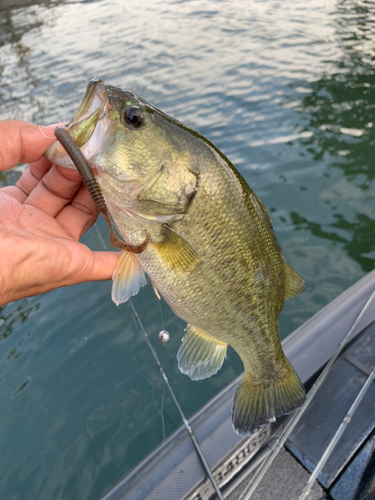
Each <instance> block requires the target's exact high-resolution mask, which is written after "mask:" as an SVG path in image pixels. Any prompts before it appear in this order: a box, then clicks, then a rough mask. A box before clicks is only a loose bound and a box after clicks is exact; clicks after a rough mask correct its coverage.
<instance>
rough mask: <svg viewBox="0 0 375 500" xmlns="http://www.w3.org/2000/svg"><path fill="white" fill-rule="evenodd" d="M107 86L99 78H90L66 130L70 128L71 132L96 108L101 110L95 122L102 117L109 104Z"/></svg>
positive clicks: (91, 114)
mask: <svg viewBox="0 0 375 500" xmlns="http://www.w3.org/2000/svg"><path fill="white" fill-rule="evenodd" d="M107 87H108V86H107V85H106V84H105V83H104V82H103V80H101V79H99V78H96V79H93V80H90V83H89V85H88V86H87V90H86V94H85V96H84V98H83V100H82V103H81V105H80V107H79V108H78V111H77V112H76V114H75V116H74V118H73V119H72V120H71V122H69V124H68V125H67V129H68V131H70V130H71V131H72V132H73V130H74V129H75V128H77V126H79V125H80V124H82V123H83V122H84V121H89V120H90V118H92V117H93V116H94V115H95V113H97V111H98V110H101V113H100V114H99V116H98V117H97V119H96V122H98V121H100V120H102V119H103V118H104V116H105V113H106V110H107V107H108V104H109V101H108V92H107ZM71 135H73V134H71ZM73 139H74V137H73Z"/></svg>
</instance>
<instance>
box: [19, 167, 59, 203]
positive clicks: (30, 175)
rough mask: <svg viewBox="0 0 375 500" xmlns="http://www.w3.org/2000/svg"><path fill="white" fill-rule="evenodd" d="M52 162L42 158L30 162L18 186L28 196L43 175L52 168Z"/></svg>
mask: <svg viewBox="0 0 375 500" xmlns="http://www.w3.org/2000/svg"><path fill="white" fill-rule="evenodd" d="M51 167H52V163H51V162H49V161H48V160H46V159H45V158H42V159H41V160H39V161H38V162H36V163H30V165H29V167H28V168H27V169H26V170H25V171H24V173H23V174H22V175H21V177H20V178H19V180H18V181H17V182H16V186H17V187H18V188H19V189H20V190H21V191H23V192H24V193H25V194H26V197H27V196H28V195H29V194H30V193H31V191H32V190H33V189H35V188H36V186H37V185H38V184H39V181H40V180H41V179H42V178H43V176H44V175H45V174H46V173H47V172H48V171H49V170H50V169H51Z"/></svg>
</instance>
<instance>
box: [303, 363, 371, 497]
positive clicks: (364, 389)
mask: <svg viewBox="0 0 375 500" xmlns="http://www.w3.org/2000/svg"><path fill="white" fill-rule="evenodd" d="M374 378H375V368H373V370H372V372H371V373H370V375H369V376H368V378H367V380H366V382H365V383H364V385H363V386H362V389H361V390H360V391H359V393H358V395H357V397H356V398H355V400H354V402H353V404H352V406H351V407H350V408H349V410H348V412H347V414H346V415H345V417H344V419H343V421H342V422H341V424H340V426H339V428H338V429H337V431H336V433H335V435H334V436H333V438H332V439H331V441H330V443H329V445H328V446H327V448H326V449H325V451H324V453H323V455H322V457H321V459H320V460H319V462H318V463H317V465H316V467H315V469H314V470H313V472H312V474H311V476H310V478H309V480H308V482H307V484H306V486H305V488H304V490H303V492H302V494H301V496H300V497H299V498H298V500H305V499H306V497H307V496H308V495H309V494H310V491H311V488H312V487H313V485H314V483H315V480H316V478H317V477H318V475H319V474H320V471H321V470H322V469H323V467H324V465H325V464H326V463H327V460H328V459H329V457H330V456H331V454H332V452H333V450H334V449H335V447H336V445H337V443H338V441H339V439H340V438H341V436H342V435H343V433H344V431H345V429H346V427H347V426H348V424H349V423H350V422H351V420H352V418H353V415H354V413H355V411H356V410H357V408H358V406H359V404H360V402H361V401H362V399H363V398H364V396H365V394H366V392H367V391H368V389H369V387H370V385H371V384H372V381H373V380H374Z"/></svg>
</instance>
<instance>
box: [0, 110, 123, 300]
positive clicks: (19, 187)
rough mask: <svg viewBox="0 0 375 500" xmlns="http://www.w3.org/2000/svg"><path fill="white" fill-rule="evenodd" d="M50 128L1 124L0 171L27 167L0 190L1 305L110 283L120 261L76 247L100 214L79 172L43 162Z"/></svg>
mask: <svg viewBox="0 0 375 500" xmlns="http://www.w3.org/2000/svg"><path fill="white" fill-rule="evenodd" d="M54 128H55V126H50V127H38V126H37V125H31V124H29V123H26V122H21V121H17V120H5V121H3V122H0V170H9V169H10V168H12V167H14V166H16V165H18V163H20V162H22V163H30V164H29V167H28V168H27V169H26V171H25V172H24V173H23V174H22V176H21V178H20V180H19V181H18V182H17V184H16V185H15V186H7V187H5V188H2V189H0V305H2V304H6V303H7V302H11V301H13V300H16V299H20V298H23V297H28V296H31V295H36V294H39V293H43V292H46V291H48V290H53V289H55V288H59V287H62V286H68V285H74V284H76V283H81V282H84V281H96V280H107V279H111V277H112V274H113V271H114V268H115V266H116V263H117V260H118V258H119V255H120V254H119V253H118V252H93V251H91V250H90V249H89V248H88V247H87V246H85V245H83V244H82V243H79V241H78V240H79V238H80V237H81V236H82V235H83V234H84V233H85V232H86V231H87V229H89V228H90V227H91V226H92V224H94V222H95V220H96V218H97V217H98V214H99V211H98V209H97V207H96V205H95V204H94V202H93V201H92V199H91V196H90V195H89V193H88V191H87V189H86V187H85V186H84V185H83V184H82V181H81V177H80V175H79V173H78V172H77V171H75V170H70V169H67V168H63V167H57V166H56V165H52V164H51V163H50V162H49V161H48V160H46V159H45V158H42V155H43V153H44V152H45V150H46V149H47V148H48V146H50V145H51V144H52V143H53V142H54V140H55V139H54V136H53V131H54Z"/></svg>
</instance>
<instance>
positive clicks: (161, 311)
mask: <svg viewBox="0 0 375 500" xmlns="http://www.w3.org/2000/svg"><path fill="white" fill-rule="evenodd" d="M159 310H160V318H161V327H162V329H163V330H165V327H164V317H163V309H162V308H161V300H160V299H159Z"/></svg>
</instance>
